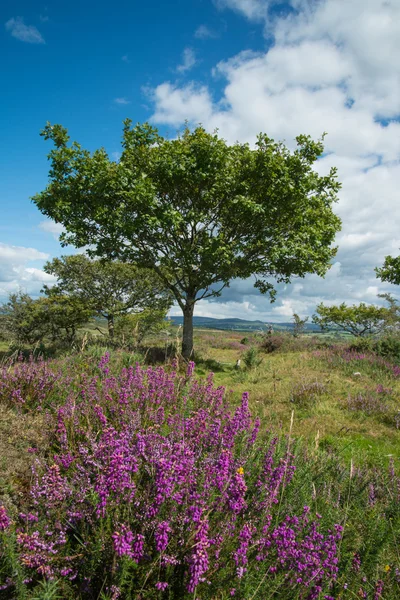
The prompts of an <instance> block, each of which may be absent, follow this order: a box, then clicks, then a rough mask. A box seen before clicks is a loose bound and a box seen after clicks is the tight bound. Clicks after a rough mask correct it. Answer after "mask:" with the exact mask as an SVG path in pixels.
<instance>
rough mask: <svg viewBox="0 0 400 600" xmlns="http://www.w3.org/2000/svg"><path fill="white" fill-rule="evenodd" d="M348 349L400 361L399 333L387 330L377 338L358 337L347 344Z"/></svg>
mask: <svg viewBox="0 0 400 600" xmlns="http://www.w3.org/2000/svg"><path fill="white" fill-rule="evenodd" d="M349 349H350V350H355V351H357V352H373V353H374V354H377V355H378V356H383V357H388V358H391V359H393V360H396V361H398V362H400V335H399V334H398V333H396V332H389V333H387V334H385V335H382V336H380V337H378V338H377V339H371V338H359V339H356V340H355V341H354V342H353V343H352V344H351V345H350V346H349Z"/></svg>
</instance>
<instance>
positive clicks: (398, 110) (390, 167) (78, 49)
mask: <svg viewBox="0 0 400 600" xmlns="http://www.w3.org/2000/svg"><path fill="white" fill-rule="evenodd" d="M0 51H1V55H2V56H3V60H2V61H1V64H0V76H1V81H2V86H1V88H2V93H1V94H0V115H1V117H2V131H1V136H2V141H3V143H2V144H0V159H1V160H0V165H1V166H0V170H1V176H0V301H4V300H6V298H7V296H8V294H9V293H10V292H14V291H18V289H22V290H23V291H26V292H28V293H29V294H31V295H32V296H35V297H36V296H37V295H38V294H39V293H40V289H41V288H42V286H43V284H44V283H51V276H49V275H47V274H46V273H44V271H43V265H44V263H45V262H46V260H49V259H51V258H52V257H54V256H60V255H62V254H65V253H72V252H74V251H75V250H74V249H73V248H68V249H65V248H61V246H60V244H59V242H58V235H59V234H60V226H59V225H56V224H55V223H53V222H51V221H49V220H47V219H46V218H45V217H44V216H43V215H42V214H41V213H40V212H39V211H38V209H37V208H36V207H35V205H34V204H33V203H32V201H31V200H30V198H31V197H32V196H33V195H34V194H35V193H37V192H39V191H41V190H43V189H44V187H45V186H46V182H47V178H48V167H49V165H48V162H47V153H48V152H49V150H50V144H49V142H45V141H44V140H43V139H42V138H41V137H40V135H39V133H40V130H41V129H42V128H43V126H44V125H45V124H46V122H47V121H50V122H52V123H61V124H62V125H63V126H65V127H67V129H68V131H69V133H70V135H71V138H72V139H74V140H77V141H79V142H80V143H81V144H82V145H83V146H84V147H86V148H88V149H89V150H94V149H96V148H98V147H100V146H104V147H105V148H106V150H107V151H108V153H109V155H110V156H111V157H112V158H113V159H114V160H118V157H119V152H120V140H121V132H122V121H123V120H124V119H125V118H126V117H129V118H131V119H132V120H133V122H143V121H150V122H151V123H153V124H154V125H156V126H157V127H159V129H160V132H161V133H162V134H164V135H168V136H171V137H172V136H174V135H176V132H177V131H179V129H181V128H182V125H183V123H184V122H185V121H188V122H189V124H190V125H193V126H195V125H196V124H198V123H201V124H202V125H203V126H204V127H206V129H207V130H210V131H212V130H214V129H215V128H218V130H219V133H220V135H221V136H222V137H224V138H225V139H226V140H227V141H228V142H230V143H234V142H235V141H237V140H239V141H240V142H249V143H250V144H254V142H255V139H256V136H257V134H258V133H259V132H261V131H262V132H265V133H267V134H268V135H269V136H270V137H272V138H274V139H275V140H281V141H283V142H284V143H285V144H286V145H287V146H289V147H290V148H294V138H295V137H296V136H297V135H299V134H301V133H305V134H310V135H312V136H313V137H314V138H316V139H317V138H319V137H320V136H321V134H322V133H323V132H327V136H326V138H325V154H324V156H323V158H322V159H320V160H319V161H318V163H317V165H316V169H317V170H318V172H320V173H321V174H322V173H327V172H328V170H329V168H330V167H331V166H336V167H337V168H338V176H339V180H340V181H341V182H342V189H341V191H340V193H339V202H338V204H337V205H335V208H334V210H335V212H337V214H338V215H339V216H340V217H341V219H342V221H343V226H342V231H341V232H340V233H339V234H338V235H337V238H336V242H337V244H338V246H339V251H338V253H337V255H336V257H335V259H334V261H333V263H332V267H331V269H330V270H329V272H328V273H327V275H326V277H325V279H322V278H320V277H317V276H315V275H309V276H306V277H305V278H304V279H295V280H293V282H292V284H290V285H283V284H280V285H278V286H277V289H278V296H277V300H276V302H275V303H274V304H270V302H269V300H268V297H265V296H262V295H261V294H260V293H259V292H258V291H257V290H256V289H254V287H253V283H254V281H253V280H252V279H250V280H236V281H233V282H232V283H231V285H230V287H229V288H228V289H226V290H224V292H223V294H222V296H221V297H220V298H218V299H216V300H213V301H201V302H200V303H198V305H197V308H196V314H197V315H202V316H208V317H218V318H222V317H239V318H244V319H261V320H263V321H275V322H279V321H288V320H290V319H291V317H292V315H293V312H296V313H298V314H300V315H301V316H306V315H312V314H313V312H315V307H316V305H317V304H318V303H319V302H325V303H326V304H336V303H339V302H347V303H349V304H354V303H359V302H362V301H363V302H367V303H380V302H381V300H380V299H378V298H377V294H378V293H384V292H391V293H393V295H394V296H400V293H399V292H400V290H398V288H397V287H396V286H391V285H389V284H384V283H382V282H380V280H379V279H377V278H376V276H375V272H374V268H375V267H376V266H379V265H381V264H382V262H383V260H384V257H385V256H386V255H388V254H391V255H396V256H397V255H398V254H399V252H400V250H399V248H400V228H399V225H400V202H399V189H400V66H399V56H400V2H399V0H290V1H289V2H286V1H284V2H280V1H279V0H277V1H275V0H190V1H188V0H174V2H171V3H170V2H165V1H162V0H158V1H155V0H148V1H147V2H134V1H132V0H131V1H124V0H120V1H117V2H115V3H111V4H110V3H109V2H105V1H104V0H96V2H94V1H92V0H84V1H82V0H80V1H79V0H70V1H69V2H58V1H55V0H53V1H52V0H48V1H47V2H44V3H42V2H36V0H2V2H1V6H0ZM172 314H179V309H178V308H173V309H172Z"/></svg>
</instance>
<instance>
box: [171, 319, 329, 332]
mask: <svg viewBox="0 0 400 600" xmlns="http://www.w3.org/2000/svg"><path fill="white" fill-rule="evenodd" d="M170 320H171V321H172V322H173V323H174V325H182V324H183V317H180V316H176V317H170ZM193 324H194V327H195V328H197V329H221V330H225V331H259V330H264V331H265V330H266V329H267V328H268V327H269V325H270V324H271V325H272V327H273V329H274V331H286V330H291V329H293V323H290V322H289V323H269V322H268V323H264V322H263V321H247V320H246V319H234V318H230V319H214V318H212V317H193ZM305 331H306V332H309V333H312V332H319V331H320V328H319V326H318V325H314V323H307V324H306V326H305Z"/></svg>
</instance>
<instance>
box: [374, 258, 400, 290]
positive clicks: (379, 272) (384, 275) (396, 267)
mask: <svg viewBox="0 0 400 600" xmlns="http://www.w3.org/2000/svg"><path fill="white" fill-rule="evenodd" d="M375 272H376V276H377V277H379V278H380V279H382V281H387V282H388V283H394V284H395V285H399V284H400V256H395V257H394V256H386V257H385V262H384V263H383V266H382V267H377V268H376V269H375Z"/></svg>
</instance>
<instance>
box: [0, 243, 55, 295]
mask: <svg viewBox="0 0 400 600" xmlns="http://www.w3.org/2000/svg"><path fill="white" fill-rule="evenodd" d="M49 258H50V256H49V254H46V253H45V252H40V251H39V250H36V249H35V248H25V247H24V246H10V245H8V244H3V243H1V242H0V299H1V301H5V300H6V299H7V297H8V294H10V293H11V292H17V291H18V290H19V289H21V290H22V291H24V292H27V293H28V294H31V295H32V296H37V295H38V294H39V293H40V290H41V289H42V287H43V284H44V283H52V282H53V281H54V277H53V276H52V275H48V274H47V273H45V272H44V271H42V270H41V269H40V268H39V265H40V266H42V264H43V262H44V261H45V260H48V259H49Z"/></svg>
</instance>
